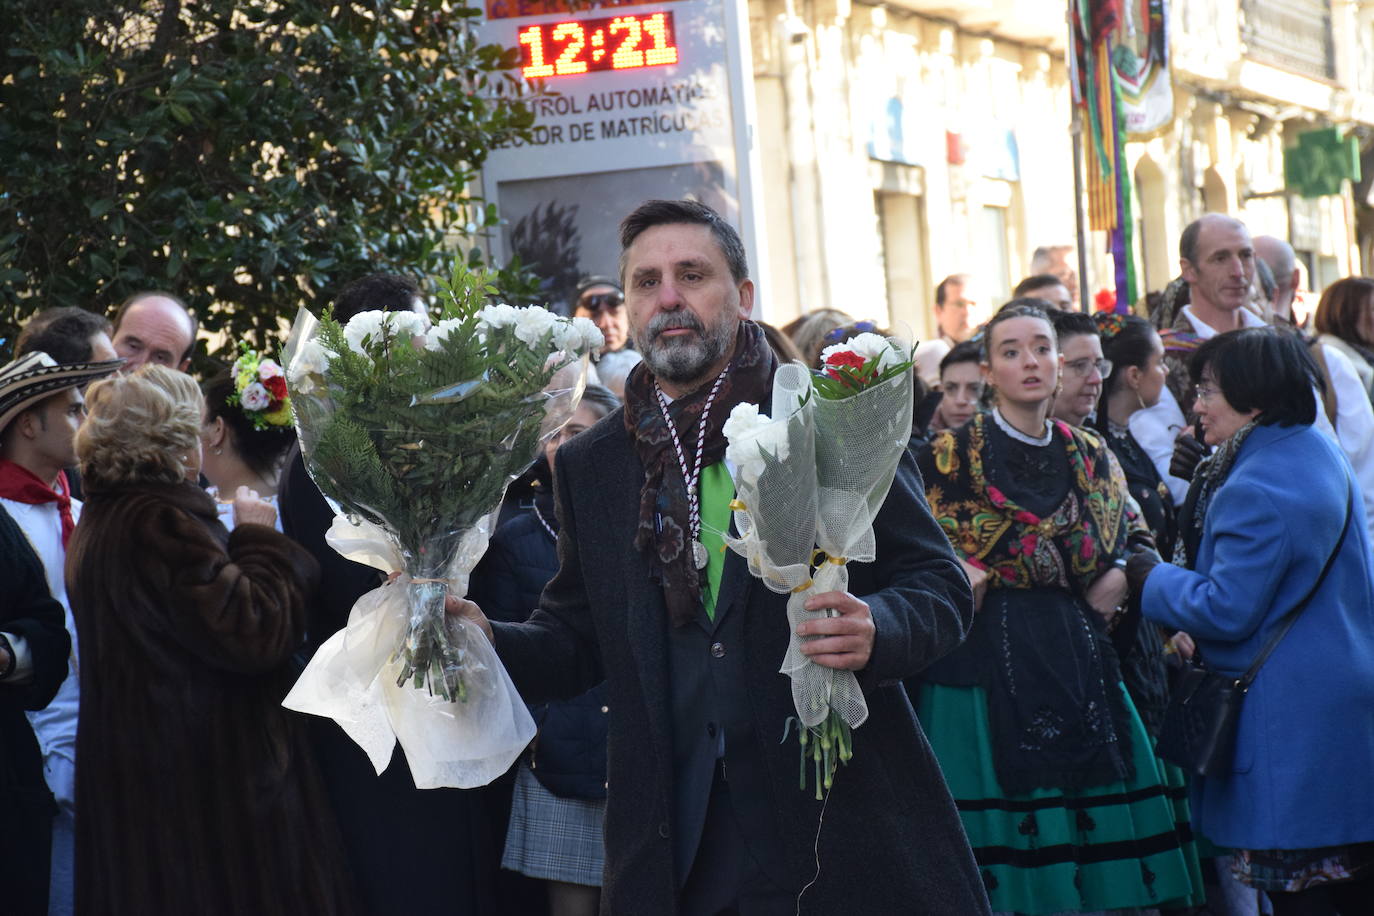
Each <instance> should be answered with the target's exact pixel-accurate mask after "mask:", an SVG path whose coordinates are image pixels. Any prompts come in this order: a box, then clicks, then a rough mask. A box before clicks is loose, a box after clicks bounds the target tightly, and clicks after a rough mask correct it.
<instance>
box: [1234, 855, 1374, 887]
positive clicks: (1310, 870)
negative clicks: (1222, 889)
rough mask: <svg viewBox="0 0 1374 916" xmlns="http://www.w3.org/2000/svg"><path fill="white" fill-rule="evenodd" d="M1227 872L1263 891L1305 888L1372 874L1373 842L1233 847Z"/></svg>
mask: <svg viewBox="0 0 1374 916" xmlns="http://www.w3.org/2000/svg"><path fill="white" fill-rule="evenodd" d="M1231 873H1232V874H1233V875H1235V876H1236V880H1237V881H1240V882H1241V883H1242V884H1245V885H1248V886H1250V887H1255V888H1259V889H1260V890H1263V891H1289V892H1293V891H1305V890H1307V889H1308V888H1310V887H1316V886H1317V885H1318V884H1330V883H1333V882H1337V881H1358V880H1360V879H1362V878H1365V877H1368V876H1370V875H1374V843H1354V844H1350V845H1345V846H1320V847H1317V848H1315V849H1237V850H1236V851H1235V858H1234V859H1233V860H1232V864H1231Z"/></svg>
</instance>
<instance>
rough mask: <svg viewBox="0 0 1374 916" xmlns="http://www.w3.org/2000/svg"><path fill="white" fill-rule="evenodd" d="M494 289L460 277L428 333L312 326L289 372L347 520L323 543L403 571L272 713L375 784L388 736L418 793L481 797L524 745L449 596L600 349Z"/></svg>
mask: <svg viewBox="0 0 1374 916" xmlns="http://www.w3.org/2000/svg"><path fill="white" fill-rule="evenodd" d="M490 292H491V290H490V288H489V287H488V285H487V280H486V277H485V275H483V274H481V273H472V272H469V271H468V270H467V268H466V267H464V266H462V265H460V266H459V267H457V268H455V271H454V275H453V277H452V279H451V280H450V281H449V282H448V283H447V284H445V285H444V287H443V306H442V310H441V313H440V315H439V320H438V321H437V323H435V324H434V325H433V326H432V327H431V326H430V324H429V322H428V320H427V319H426V318H425V317H424V316H422V315H419V314H416V313H411V312H364V313H362V314H359V315H356V316H354V317H353V318H352V319H350V320H349V321H348V323H347V324H346V325H340V324H339V323H338V322H336V321H334V320H333V319H332V318H331V317H329V316H326V317H325V318H323V319H321V320H319V321H318V322H316V321H314V320H313V318H310V317H309V316H308V313H306V314H305V315H303V316H302V318H301V319H299V320H298V326H297V328H296V331H295V332H294V333H293V352H292V354H291V355H290V357H289V358H288V360H287V365H288V367H289V368H288V370H287V380H288V382H289V384H290V387H291V394H292V404H293V406H294V408H295V413H296V422H297V427H298V430H299V435H300V443H301V451H302V453H303V455H304V458H305V462H306V467H307V469H308V470H309V471H310V475H311V477H312V478H313V479H314V481H315V483H316V484H317V485H318V486H319V488H320V490H321V492H323V493H324V495H325V496H326V497H328V498H329V499H330V501H331V502H332V503H333V505H334V506H335V509H336V511H338V512H339V513H340V515H341V516H342V517H341V518H340V519H336V521H335V525H334V529H333V530H331V532H330V542H331V544H333V545H334V546H335V548H336V549H338V550H339V551H340V552H341V553H343V554H344V555H345V556H348V557H350V558H352V559H359V560H361V561H363V562H368V563H371V564H372V565H375V566H378V567H379V568H382V569H385V570H387V571H391V572H400V573H401V575H400V577H399V578H398V579H396V581H394V582H391V583H389V584H387V585H384V586H382V587H380V588H378V589H376V590H375V591H373V592H371V593H369V594H367V595H365V596H363V597H362V598H361V599H360V600H359V601H358V603H357V604H356V605H355V606H354V608H353V611H352V613H351V614H350V617H349V623H348V626H347V627H346V628H345V629H343V630H341V631H340V632H339V633H336V634H334V636H332V637H331V638H330V639H329V640H327V641H326V642H325V643H324V644H323V645H322V646H321V647H320V649H319V651H318V652H316V654H315V656H314V658H313V659H312V660H311V662H310V664H309V665H308V666H307V668H306V670H305V672H304V673H303V674H302V675H301V677H300V679H299V680H298V681H297V683H296V685H295V687H294V688H293V689H292V691H291V693H290V694H289V695H288V696H287V698H286V700H285V703H284V705H286V706H287V707H289V708H291V709H296V710H299V711H302V712H307V713H313V714H316V715H322V716H327V717H329V718H332V719H334V720H335V721H337V722H338V723H339V725H340V726H341V727H342V728H343V729H344V731H345V732H347V733H348V734H349V736H350V737H351V738H353V740H354V741H356V742H357V743H358V744H359V745H360V746H361V747H362V748H363V749H364V750H365V751H366V752H367V754H368V756H369V758H370V759H371V761H372V763H373V766H374V767H375V768H376V769H377V772H379V773H380V772H381V771H382V770H383V769H384V768H385V767H386V765H387V763H388V762H389V761H390V759H391V755H392V752H393V749H394V747H395V744H396V742H397V741H399V742H400V743H401V746H402V747H403V748H404V750H405V752H406V758H407V760H408V762H409V764H410V768H411V771H412V773H413V774H414V777H415V783H416V785H417V786H418V787H420V788H433V787H436V786H456V787H461V788H468V787H472V786H477V785H484V784H486V783H487V782H490V781H491V780H492V779H493V778H495V777H496V776H498V775H500V774H501V773H503V772H505V770H506V769H507V768H508V767H509V766H510V764H511V762H512V761H513V760H514V759H515V757H516V756H518V755H519V753H520V751H521V750H522V749H523V748H524V747H525V745H526V744H528V742H529V741H530V739H531V738H532V737H533V736H534V723H533V721H532V720H531V719H530V716H529V713H528V712H527V710H526V709H525V705H524V703H523V702H522V701H521V700H520V697H519V695H518V693H517V692H516V691H515V688H514V685H513V684H512V683H511V681H510V678H509V676H508V675H507V674H506V672H505V669H504V668H503V667H502V665H501V663H500V661H499V660H498V659H497V657H496V654H495V651H494V650H493V648H492V646H491V644H490V642H489V641H488V640H487V639H486V637H485V636H484V635H483V634H482V633H481V632H480V631H479V630H477V629H476V628H475V627H473V626H472V625H471V624H469V623H467V622H465V621H462V620H459V619H457V618H449V617H446V616H445V614H444V598H445V596H446V595H448V594H454V595H464V594H466V592H467V583H468V577H469V575H470V574H471V572H472V569H473V567H474V566H476V564H477V561H478V560H479V559H480V558H481V556H482V554H483V553H484V552H485V550H486V546H487V540H488V537H489V535H490V526H491V521H492V517H493V516H494V513H495V511H496V510H497V509H498V508H499V506H500V504H501V500H502V498H503V496H504V494H505V491H506V487H507V486H508V485H509V483H510V482H511V481H512V480H513V479H514V478H515V477H516V476H518V475H519V473H520V472H521V471H522V470H524V468H526V467H527V466H528V465H529V463H530V461H531V460H532V459H533V458H534V457H535V455H536V454H537V452H538V449H539V448H540V446H541V444H542V442H543V441H544V439H545V438H546V437H547V436H548V435H551V434H552V433H553V432H554V431H556V430H557V428H558V427H560V426H561V425H562V423H563V422H564V421H565V420H566V418H567V416H569V415H570V414H571V412H572V410H573V408H574V407H575V406H576V399H577V397H578V396H580V394H581V386H582V384H583V381H584V376H585V371H584V370H585V366H586V357H587V355H588V354H589V353H590V352H591V351H592V350H593V349H595V348H597V347H600V346H601V345H602V342H603V341H602V337H601V333H600V331H598V330H597V328H596V326H595V325H594V324H592V323H591V322H590V321H588V320H586V319H580V318H579V319H572V320H566V319H561V318H558V317H556V316H554V315H552V314H550V313H549V312H547V311H545V310H544V309H541V308H535V307H531V308H513V307H511V306H508V305H484V303H485V301H486V298H487V296H488V294H489V293H490Z"/></svg>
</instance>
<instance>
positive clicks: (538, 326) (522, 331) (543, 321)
mask: <svg viewBox="0 0 1374 916" xmlns="http://www.w3.org/2000/svg"><path fill="white" fill-rule="evenodd" d="M558 323H559V321H558V316H556V315H554V313H553V312H550V311H549V310H548V309H541V308H540V307H539V306H537V305H532V306H530V307H529V308H523V309H516V316H515V336H516V337H518V338H520V339H521V340H522V341H524V342H525V343H526V344H528V345H529V346H531V347H533V346H535V345H536V344H538V343H540V342H541V341H542V340H543V339H544V337H545V336H546V335H548V333H549V332H550V331H551V330H553V328H554V325H556V324H558Z"/></svg>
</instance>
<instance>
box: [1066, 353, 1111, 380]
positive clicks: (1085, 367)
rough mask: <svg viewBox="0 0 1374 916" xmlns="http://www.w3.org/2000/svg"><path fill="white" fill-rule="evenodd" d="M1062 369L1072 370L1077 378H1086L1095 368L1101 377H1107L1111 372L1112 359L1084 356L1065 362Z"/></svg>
mask: <svg viewBox="0 0 1374 916" xmlns="http://www.w3.org/2000/svg"><path fill="white" fill-rule="evenodd" d="M1064 369H1065V370H1066V371H1068V372H1072V373H1073V374H1074V375H1076V376H1078V377H1079V378H1087V377H1088V376H1090V375H1092V374H1093V370H1094V369H1096V370H1097V371H1098V373H1099V374H1101V376H1102V377H1103V378H1108V377H1109V376H1110V375H1111V374H1112V361H1111V360H1109V359H1092V358H1089V357H1085V358H1083V359H1076V360H1074V361H1073V362H1071V363H1065V364H1064Z"/></svg>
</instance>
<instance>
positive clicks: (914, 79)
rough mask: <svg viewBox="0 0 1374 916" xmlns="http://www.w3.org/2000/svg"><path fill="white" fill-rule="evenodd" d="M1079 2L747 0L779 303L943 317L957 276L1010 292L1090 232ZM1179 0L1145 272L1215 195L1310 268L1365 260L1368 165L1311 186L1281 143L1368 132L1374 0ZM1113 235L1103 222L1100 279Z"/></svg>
mask: <svg viewBox="0 0 1374 916" xmlns="http://www.w3.org/2000/svg"><path fill="white" fill-rule="evenodd" d="M1137 2H1139V0H1137ZM1066 6H1067V4H1066V3H1065V2H1060V0H891V2H887V3H882V4H873V3H862V2H853V0H749V18H750V34H751V42H752V55H753V66H754V93H755V99H756V104H757V123H756V124H755V133H754V136H755V141H756V143H757V145H758V148H759V152H760V159H761V161H762V163H763V168H762V181H761V186H762V197H763V206H764V210H765V212H766V222H765V224H764V232H763V237H764V239H765V240H766V241H765V243H764V244H765V246H766V250H765V251H762V252H760V253H759V256H760V257H761V258H765V259H766V260H767V262H768V275H769V277H770V285H771V288H770V289H768V290H763V291H761V303H762V306H763V312H764V316H765V317H766V318H767V319H768V320H769V321H772V322H774V323H778V324H781V323H785V322H786V321H788V320H790V319H791V318H792V317H795V316H796V315H797V314H800V313H802V312H805V311H808V310H810V309H813V308H820V307H835V308H841V309H844V310H845V311H847V312H849V313H850V314H853V315H855V316H856V317H860V318H871V319H874V320H876V321H879V322H881V323H890V324H893V325H897V326H905V327H907V328H909V329H910V330H911V332H912V333H913V334H915V335H917V336H926V335H928V334H930V333H932V332H933V324H932V319H931V315H930V308H931V305H932V302H933V295H934V287H935V284H936V283H937V282H938V281H939V280H940V279H941V278H942V277H944V276H946V275H948V274H951V273H959V272H966V273H970V274H973V275H975V276H976V277H977V278H978V281H979V286H980V288H981V289H982V290H983V291H984V296H985V297H986V298H987V299H988V300H989V302H990V303H992V304H996V303H998V302H1000V301H1004V300H1005V298H1006V296H1007V295H1008V293H1009V292H1010V289H1011V288H1012V287H1013V286H1014V285H1015V284H1016V283H1017V282H1018V280H1019V279H1020V278H1021V277H1023V276H1025V275H1026V274H1027V273H1028V272H1029V270H1030V266H1031V265H1030V261H1031V254H1032V252H1033V251H1034V250H1035V249H1036V248H1037V247H1040V246H1052V245H1072V244H1074V243H1075V236H1076V219H1075V195H1074V177H1073V158H1074V152H1073V142H1072V136H1071V122H1072V103H1071V85H1070V76H1069V71H1068V67H1067V65H1066V59H1065V50H1064V49H1065V45H1066V43H1067V37H1068V25H1067V22H1066V12H1067V10H1066ZM1171 6H1172V8H1171V10H1170V18H1171V22H1170V29H1171V49H1172V58H1173V59H1172V77H1173V79H1172V81H1173V101H1174V118H1173V121H1172V123H1171V124H1170V125H1168V126H1166V127H1165V128H1163V129H1161V130H1160V131H1159V132H1157V135H1155V136H1152V137H1148V138H1141V139H1139V140H1134V141H1132V142H1131V143H1129V144H1128V146H1127V161H1128V164H1129V167H1130V169H1131V176H1132V179H1133V185H1134V189H1135V195H1136V218H1137V224H1136V226H1135V229H1136V233H1135V236H1136V245H1137V269H1138V271H1139V276H1140V277H1141V288H1142V290H1157V289H1160V288H1162V287H1163V286H1164V284H1165V283H1167V282H1168V281H1169V280H1170V279H1171V278H1173V277H1174V276H1176V275H1177V273H1178V265H1177V261H1178V258H1177V239H1178V235H1179V233H1180V232H1181V231H1182V229H1183V227H1184V226H1185V225H1186V224H1187V223H1188V222H1189V221H1191V220H1192V219H1194V218H1196V217H1197V216H1199V215H1200V214H1202V213H1204V212H1208V211H1216V212H1224V213H1230V214H1233V215H1235V216H1237V217H1239V218H1241V219H1244V220H1245V221H1246V222H1247V223H1249V225H1250V227H1251V230H1252V232H1254V233H1255V234H1261V233H1264V234H1270V235H1277V236H1280V237H1284V238H1288V239H1290V240H1291V241H1292V242H1293V245H1294V247H1295V248H1296V249H1297V250H1298V252H1299V257H1300V260H1301V261H1302V263H1303V264H1304V265H1305V267H1306V268H1307V270H1308V271H1309V272H1310V278H1311V279H1310V280H1309V286H1310V287H1311V288H1313V289H1320V288H1321V287H1322V286H1324V285H1325V284H1327V283H1329V282H1331V281H1332V280H1334V279H1336V278H1339V277H1341V276H1346V275H1349V274H1351V273H1359V272H1361V271H1368V270H1369V269H1370V263H1371V250H1370V241H1369V239H1370V237H1371V232H1374V216H1371V213H1374V211H1371V210H1370V208H1369V206H1368V202H1367V201H1366V200H1365V199H1364V198H1365V196H1367V195H1368V193H1369V184H1370V182H1369V180H1368V177H1366V179H1365V181H1364V182H1362V183H1356V184H1352V183H1351V182H1346V183H1345V185H1344V190H1343V193H1342V194H1339V195H1331V196H1326V197H1319V198H1313V199H1305V198H1302V197H1299V196H1298V195H1296V194H1295V193H1292V192H1291V191H1289V190H1287V189H1286V187H1285V184H1284V168H1283V164H1284V163H1283V160H1284V155H1283V153H1284V149H1285V147H1289V146H1293V145H1295V144H1297V143H1298V138H1299V136H1301V135H1302V134H1303V133H1304V132H1306V131H1309V130H1312V129H1315V128H1320V127H1331V126H1335V127H1339V128H1342V129H1343V130H1345V131H1347V132H1348V133H1353V135H1354V136H1356V137H1357V139H1358V140H1359V142H1360V143H1361V144H1362V147H1369V146H1370V145H1371V144H1370V139H1371V137H1374V0H1328V2H1322V0H1177V2H1175V3H1173V4H1171ZM1369 158H1370V157H1369V156H1366V160H1367V161H1366V166H1367V167H1368V166H1371V165H1374V162H1369V161H1368V159H1369ZM1104 246H1105V239H1104V234H1103V233H1089V235H1088V238H1087V245H1086V248H1087V251H1088V258H1087V262H1088V281H1089V288H1090V289H1091V290H1097V289H1100V288H1103V287H1111V286H1112V279H1111V278H1112V268H1111V264H1110V261H1109V259H1108V257H1107V256H1106V255H1105V254H1104V253H1103V248H1104Z"/></svg>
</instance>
